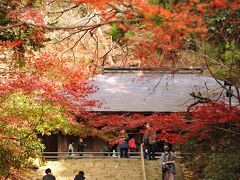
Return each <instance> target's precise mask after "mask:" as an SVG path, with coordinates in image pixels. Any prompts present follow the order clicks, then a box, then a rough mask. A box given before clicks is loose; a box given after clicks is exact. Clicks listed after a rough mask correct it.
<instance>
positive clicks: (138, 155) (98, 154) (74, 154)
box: [42, 145, 189, 160]
mask: <svg viewBox="0 0 240 180" xmlns="http://www.w3.org/2000/svg"><path fill="white" fill-rule="evenodd" d="M141 148H143V147H142V145H141ZM141 148H140V152H129V155H130V158H140V159H142V158H143V160H144V155H143V149H141ZM80 154H81V155H82V156H80ZM161 154H162V152H156V153H155V155H156V159H159V158H160V156H161ZM174 154H175V155H176V156H177V157H176V158H182V157H181V155H184V154H189V153H179V152H175V153H174ZM42 155H43V157H44V158H46V159H48V158H50V159H57V158H116V157H119V155H120V153H119V152H42ZM114 155H116V156H114ZM131 155H133V156H131Z"/></svg>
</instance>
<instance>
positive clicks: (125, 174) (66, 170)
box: [24, 158, 183, 180]
mask: <svg viewBox="0 0 240 180" xmlns="http://www.w3.org/2000/svg"><path fill="white" fill-rule="evenodd" d="M145 167H146V175H147V180H161V179H162V169H161V166H160V162H159V161H148V160H146V161H145ZM46 168H51V169H52V172H53V174H54V175H55V176H56V177H57V180H73V179H74V177H75V175H76V174H78V172H79V171H80V170H82V171H84V172H85V176H86V179H87V180H143V177H142V166H141V160H140V159H131V158H129V159H124V158H123V159H120V158H119V159H118V158H116V159H115V158H114V159H66V160H58V161H47V162H46V164H45V165H43V166H41V167H40V168H39V169H38V170H36V171H34V172H32V173H29V174H28V175H26V177H25V178H24V180H42V176H43V175H44V171H45V169H46ZM175 180H183V178H182V177H180V176H179V175H177V176H176V178H175Z"/></svg>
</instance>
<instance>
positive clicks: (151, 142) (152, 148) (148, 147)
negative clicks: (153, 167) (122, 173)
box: [143, 123, 157, 160]
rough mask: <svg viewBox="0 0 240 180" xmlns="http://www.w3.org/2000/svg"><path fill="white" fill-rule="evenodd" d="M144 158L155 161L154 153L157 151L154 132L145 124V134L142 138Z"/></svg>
mask: <svg viewBox="0 0 240 180" xmlns="http://www.w3.org/2000/svg"><path fill="white" fill-rule="evenodd" d="M143 143H144V149H145V151H144V157H145V158H148V159H149V160H155V152H156V149H157V142H156V131H153V130H151V128H150V125H149V123H147V124H146V132H145V133H144V136H143Z"/></svg>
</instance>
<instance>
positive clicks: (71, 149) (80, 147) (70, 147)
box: [68, 138, 86, 156]
mask: <svg viewBox="0 0 240 180" xmlns="http://www.w3.org/2000/svg"><path fill="white" fill-rule="evenodd" d="M73 143H74V141H71V142H70V144H69V145H68V154H69V156H73V155H74V147H73V146H74V145H73ZM85 147H86V144H84V142H83V139H82V138H79V140H78V144H77V152H79V156H83V153H82V152H84V148H85Z"/></svg>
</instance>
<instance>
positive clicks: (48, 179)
mask: <svg viewBox="0 0 240 180" xmlns="http://www.w3.org/2000/svg"><path fill="white" fill-rule="evenodd" d="M45 173H46V175H45V176H43V178H42V180H56V177H55V176H54V175H53V174H52V170H51V169H50V168H47V169H46V170H45ZM85 179H86V178H85V176H84V172H83V171H79V173H78V174H77V175H76V176H75V177H74V180H85Z"/></svg>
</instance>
